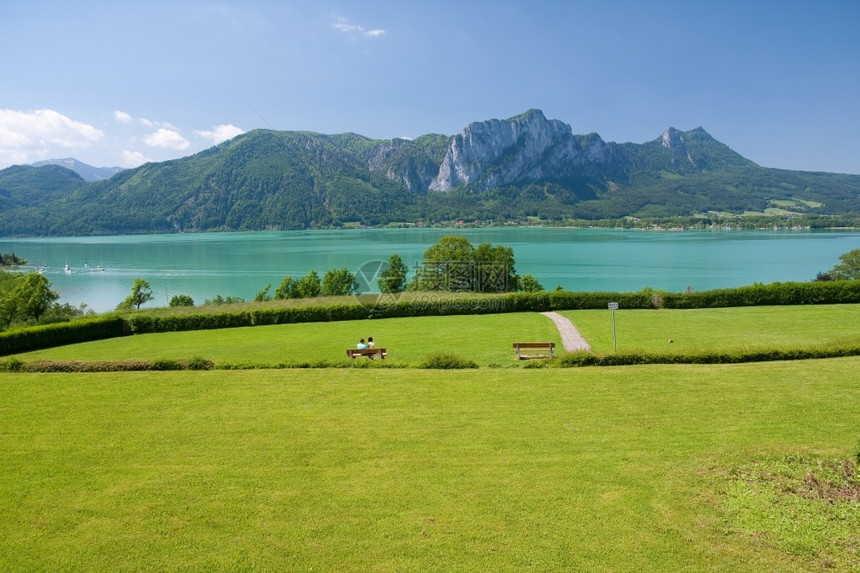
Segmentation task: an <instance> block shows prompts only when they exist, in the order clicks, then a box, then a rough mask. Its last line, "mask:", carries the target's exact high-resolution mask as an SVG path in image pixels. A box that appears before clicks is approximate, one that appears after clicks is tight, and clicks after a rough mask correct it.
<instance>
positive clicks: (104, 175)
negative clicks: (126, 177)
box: [30, 157, 124, 181]
mask: <svg viewBox="0 0 860 573" xmlns="http://www.w3.org/2000/svg"><path fill="white" fill-rule="evenodd" d="M30 165H32V166H33V167H42V166H44V165H59V166H61V167H65V168H66V169H71V170H72V171H74V172H75V173H77V174H78V175H80V176H81V178H82V179H83V180H84V181H101V180H102V179H110V178H111V177H113V176H114V175H116V174H117V173H119V172H120V171H122V170H123V169H124V168H123V167H93V166H92V165H87V164H86V163H83V162H82V161H78V160H77V159H75V158H74V157H66V158H65V159H46V160H44V161H37V162H35V163H31V164H30Z"/></svg>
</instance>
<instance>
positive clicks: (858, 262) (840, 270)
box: [827, 249, 860, 281]
mask: <svg viewBox="0 0 860 573" xmlns="http://www.w3.org/2000/svg"><path fill="white" fill-rule="evenodd" d="M839 260H840V261H842V262H841V263H839V264H838V265H836V266H835V267H833V268H832V269H830V272H828V273H827V274H829V275H830V276H831V277H833V279H834V280H837V281H847V280H855V281H856V280H858V279H860V249H854V250H853V251H848V252H847V253H844V254H842V255H839Z"/></svg>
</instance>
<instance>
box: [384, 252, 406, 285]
mask: <svg viewBox="0 0 860 573" xmlns="http://www.w3.org/2000/svg"><path fill="white" fill-rule="evenodd" d="M408 273H409V268H408V267H407V266H406V264H405V263H404V262H403V259H401V258H400V255H391V256H390V257H388V268H387V269H385V270H384V271H382V272H381V273H379V280H378V281H377V284H378V285H379V292H381V293H398V292H403V289H404V288H406V275H407V274H408Z"/></svg>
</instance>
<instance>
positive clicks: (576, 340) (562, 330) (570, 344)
mask: <svg viewBox="0 0 860 573" xmlns="http://www.w3.org/2000/svg"><path fill="white" fill-rule="evenodd" d="M541 314H542V315H544V316H546V317H548V318H550V319H551V320H552V321H553V322H554V323H555V327H556V328H558V333H559V334H560V335H561V343H562V345H563V346H564V349H565V350H566V351H568V352H577V351H582V350H585V351H590V350H591V346H590V345H589V344H588V343H587V342H586V341H585V339H584V338H583V337H582V335H581V334H580V333H579V331H578V330H577V329H576V327H575V326H573V323H572V322H570V321H569V320H568V319H566V318H565V317H563V316H562V315H560V314H559V313H557V312H542V313H541Z"/></svg>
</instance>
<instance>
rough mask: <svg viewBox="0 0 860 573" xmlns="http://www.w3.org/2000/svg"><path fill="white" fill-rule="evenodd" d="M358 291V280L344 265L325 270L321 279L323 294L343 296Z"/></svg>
mask: <svg viewBox="0 0 860 573" xmlns="http://www.w3.org/2000/svg"><path fill="white" fill-rule="evenodd" d="M356 293H358V281H356V280H355V275H354V274H352V273H351V272H349V269H347V268H346V267H344V268H342V269H337V270H331V269H329V270H328V271H326V273H325V276H324V277H323V281H322V294H323V295H324V296H345V295H349V294H356Z"/></svg>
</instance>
